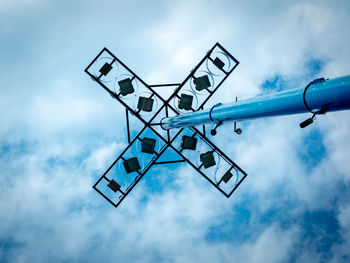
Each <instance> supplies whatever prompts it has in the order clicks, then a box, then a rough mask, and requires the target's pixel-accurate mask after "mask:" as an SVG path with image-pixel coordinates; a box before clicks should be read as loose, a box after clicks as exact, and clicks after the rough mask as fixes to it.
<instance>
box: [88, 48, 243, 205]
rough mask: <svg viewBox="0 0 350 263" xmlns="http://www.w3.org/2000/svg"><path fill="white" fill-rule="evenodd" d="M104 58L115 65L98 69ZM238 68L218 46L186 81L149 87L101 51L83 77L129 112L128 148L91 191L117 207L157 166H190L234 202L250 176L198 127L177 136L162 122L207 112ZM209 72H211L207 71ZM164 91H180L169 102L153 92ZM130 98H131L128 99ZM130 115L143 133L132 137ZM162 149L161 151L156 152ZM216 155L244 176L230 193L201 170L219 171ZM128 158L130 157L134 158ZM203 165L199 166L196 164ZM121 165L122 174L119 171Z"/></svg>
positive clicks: (117, 61) (240, 177)
mask: <svg viewBox="0 0 350 263" xmlns="http://www.w3.org/2000/svg"><path fill="white" fill-rule="evenodd" d="M218 53H220V54H223V55H224V56H225V57H226V58H227V63H228V64H227V63H226V61H225V63H226V64H227V65H226V67H225V70H222V68H223V67H224V66H225V63H224V62H222V61H221V60H220V59H219V58H217V57H215V56H213V54H218ZM102 58H103V59H110V61H111V62H109V63H105V64H103V63H102V64H103V66H102V67H101V68H100V66H101V65H102V64H99V63H98V61H101V60H100V59H102ZM238 64H239V62H238V60H236V59H235V58H234V57H233V56H232V55H231V54H229V53H228V52H227V51H226V50H225V49H224V48H223V47H222V46H221V45H220V44H219V43H216V44H215V45H214V46H213V47H212V48H211V49H210V50H209V51H208V52H207V53H206V54H205V56H204V57H203V58H202V59H201V60H200V62H199V63H198V64H197V65H196V66H195V67H194V69H193V70H191V72H190V73H189V74H188V75H187V76H186V77H185V78H184V81H182V82H178V83H173V84H156V85H149V84H147V83H146V82H145V81H144V80H142V79H141V78H140V77H139V76H138V75H137V74H135V72H133V71H132V70H131V69H130V68H129V67H128V66H126V64H125V63H123V62H122V61H121V60H120V59H119V58H117V57H116V56H115V55H114V54H113V53H112V52H111V51H109V50H108V49H107V48H103V50H102V51H101V52H100V53H99V54H98V55H97V56H96V57H95V58H94V59H93V60H92V61H91V63H90V64H89V65H88V66H87V68H86V69H85V72H86V73H87V74H88V75H89V76H90V77H91V78H92V79H93V80H95V81H96V82H97V83H98V84H99V85H100V86H101V87H102V88H103V89H104V90H106V91H107V92H108V93H109V94H110V95H111V96H112V97H113V98H114V99H115V100H117V101H118V102H120V103H121V104H122V105H123V106H124V107H125V109H126V131H127V141H128V145H127V146H126V148H125V149H124V150H123V151H122V152H121V153H120V155H119V156H118V157H117V158H116V159H115V160H114V161H113V163H112V164H111V165H110V167H109V168H108V169H107V170H106V171H105V173H103V175H102V176H101V177H100V178H99V179H98V180H97V181H96V183H95V184H94V186H93V188H94V189H95V190H96V191H97V192H98V193H100V194H101V196H102V197H103V198H105V199H106V200H107V201H108V202H110V203H111V204H113V206H115V207H117V206H118V205H119V204H120V203H121V202H122V201H123V200H124V199H125V198H126V197H127V196H128V195H129V193H130V192H131V191H132V190H133V189H134V187H135V186H136V184H137V183H138V182H139V181H140V180H141V179H142V178H143V176H145V174H146V173H147V172H148V171H149V170H150V169H151V168H152V167H153V166H154V165H163V164H173V163H181V162H187V163H188V164H189V165H190V166H191V167H192V168H193V169H194V170H195V171H196V172H197V173H198V174H200V175H202V176H203V178H205V179H206V180H208V182H210V184H211V185H212V186H213V187H215V188H216V189H217V190H218V191H219V192H221V193H222V194H223V195H224V196H226V197H230V196H231V194H232V193H233V192H234V191H235V189H236V188H237V187H238V186H239V185H240V183H241V182H242V181H243V180H244V179H245V177H246V176H247V174H246V173H245V172H244V171H243V170H242V169H241V168H240V167H239V166H238V165H237V164H235V163H234V162H233V161H232V160H231V159H230V158H229V157H227V156H226V155H225V154H224V153H223V152H222V151H221V150H220V149H219V148H218V147H217V146H216V145H215V144H214V143H213V142H211V141H210V140H209V139H208V137H207V134H206V131H205V127H203V131H202V130H198V129H197V128H196V125H193V126H191V127H190V128H184V129H180V130H179V131H178V132H175V133H173V132H170V131H169V130H167V129H168V128H166V127H163V125H162V121H163V120H164V119H166V118H173V117H175V116H176V115H178V116H179V117H180V116H183V115H180V113H181V112H183V110H186V111H194V113H197V111H198V110H205V107H206V103H207V101H208V100H209V99H210V98H211V97H212V96H213V95H214V94H215V92H216V91H217V89H218V88H219V87H220V86H221V85H222V83H223V82H224V81H225V80H226V79H227V77H228V76H229V75H230V74H231V73H232V72H233V70H234V69H235V68H236V67H237V65H238ZM97 65H99V66H97ZM113 67H117V68H118V70H112V68H113ZM205 67H206V68H207V70H205ZM213 67H214V68H215V67H216V68H219V69H221V71H222V72H220V73H219V74H212V73H211V72H210V69H212V68H213ZM97 68H100V73H101V74H100V75H99V76H96V74H95V71H94V69H97ZM107 74H108V76H110V75H113V76H111V77H112V79H113V80H114V81H103V79H101V76H103V75H107ZM115 80H117V81H115ZM136 83H137V89H136V86H135V85H136ZM116 84H117V86H119V91H118V92H116V91H115V90H116V89H118V87H117V88H116ZM163 86H167V87H169V86H176V88H175V90H174V92H173V93H172V94H171V95H170V97H167V98H165V97H164V96H162V95H161V94H160V93H158V92H157V90H155V89H154V87H163ZM209 87H210V90H209V89H208V88H209ZM204 89H206V90H207V91H208V92H202V93H201V94H200V96H197V93H199V92H198V91H202V90H204ZM129 94H132V95H131V96H127V95H129ZM194 100H196V103H194ZM141 111H143V112H148V114H141V113H140V112H141ZM129 114H131V115H132V116H134V117H136V118H137V119H138V120H139V121H140V123H141V124H143V128H141V130H140V131H139V132H138V133H137V134H136V135H134V134H131V132H130V122H129ZM137 127H139V126H137ZM133 128H136V127H133ZM140 142H141V146H140ZM197 142H200V143H201V144H200V145H201V146H204V147H205V149H207V150H205V151H209V152H206V153H202V154H200V153H201V152H205V151H197V148H199V146H198V145H197ZM158 145H159V147H156V146H158ZM156 148H157V149H156ZM168 149H172V151H173V153H176V154H177V155H178V157H180V158H174V160H172V159H173V158H172V157H173V154H170V155H169V154H166V152H167V150H168ZM214 152H215V154H217V155H218V156H219V158H220V165H225V167H228V169H229V171H230V170H232V169H235V170H237V171H239V173H240V174H239V175H238V176H239V180H237V182H236V183H235V184H234V185H232V188H230V189H229V187H226V188H225V189H224V188H222V187H221V186H220V183H218V182H216V180H214V179H213V175H210V173H212V172H213V170H211V169H209V170H207V171H204V169H203V166H204V168H208V167H211V166H214V165H216V159H215V158H214ZM137 153H138V154H137ZM130 154H132V155H131V156H130ZM146 155H148V156H146ZM131 157H132V158H131ZM164 157H165V158H164ZM215 157H216V155H215ZM169 158H171V159H169ZM199 159H200V162H199V163H201V165H200V166H199V164H198V161H199ZM159 160H161V161H159ZM121 163H122V164H123V165H122V166H123V168H121V167H119V165H121ZM140 164H142V165H140ZM141 166H142V167H141ZM120 168H121V169H120ZM124 169H125V170H124ZM216 172H217V171H216ZM131 173H134V174H135V176H127V174H131ZM215 176H217V178H222V173H219V172H218V173H217V175H216V174H215ZM112 178H113V179H114V180H115V181H114V180H113V179H112ZM105 180H107V181H108V183H107V185H105V186H106V187H99V185H100V184H101V183H103V182H105ZM225 180H226V179H225ZM221 181H222V180H221ZM105 188H108V189H105ZM109 189H111V191H113V192H115V193H116V195H117V196H111V195H110V194H111V193H109V192H108V190H109ZM105 191H106V192H105ZM113 194H114V193H113Z"/></svg>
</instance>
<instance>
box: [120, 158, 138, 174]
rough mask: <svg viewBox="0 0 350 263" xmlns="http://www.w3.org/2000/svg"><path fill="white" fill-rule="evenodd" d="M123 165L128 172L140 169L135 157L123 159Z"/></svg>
mask: <svg viewBox="0 0 350 263" xmlns="http://www.w3.org/2000/svg"><path fill="white" fill-rule="evenodd" d="M123 165H124V168H125V171H126V173H128V174H129V173H132V172H136V171H138V170H140V169H141V166H140V164H139V161H138V160H137V158H136V157H133V158H130V159H128V160H125V161H124V162H123Z"/></svg>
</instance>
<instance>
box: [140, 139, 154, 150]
mask: <svg viewBox="0 0 350 263" xmlns="http://www.w3.org/2000/svg"><path fill="white" fill-rule="evenodd" d="M155 146H156V140H155V139H151V138H146V137H145V138H143V140H142V142H141V152H143V153H150V154H153V153H154V147H155Z"/></svg>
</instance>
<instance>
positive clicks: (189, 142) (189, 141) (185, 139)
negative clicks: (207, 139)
mask: <svg viewBox="0 0 350 263" xmlns="http://www.w3.org/2000/svg"><path fill="white" fill-rule="evenodd" d="M196 146H197V138H193V137H190V136H187V135H184V136H182V139H181V148H182V149H188V150H195V149H196Z"/></svg>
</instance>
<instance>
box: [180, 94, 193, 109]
mask: <svg viewBox="0 0 350 263" xmlns="http://www.w3.org/2000/svg"><path fill="white" fill-rule="evenodd" d="M192 102H193V96H191V95H187V94H181V97H180V101H179V109H184V110H190V109H191V108H192Z"/></svg>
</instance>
